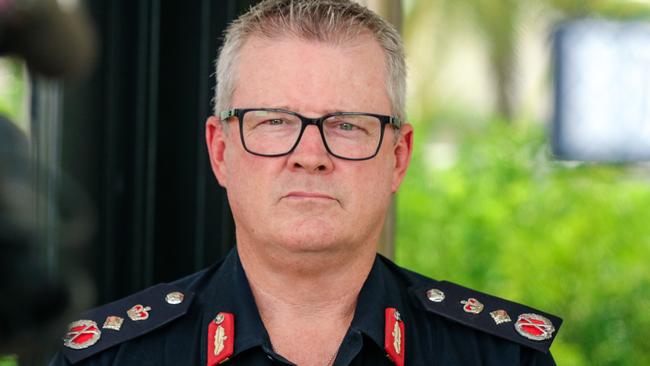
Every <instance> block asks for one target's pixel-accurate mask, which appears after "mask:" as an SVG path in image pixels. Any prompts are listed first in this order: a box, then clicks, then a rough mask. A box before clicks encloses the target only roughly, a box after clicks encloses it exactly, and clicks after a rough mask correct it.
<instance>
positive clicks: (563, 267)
mask: <svg viewBox="0 0 650 366" xmlns="http://www.w3.org/2000/svg"><path fill="white" fill-rule="evenodd" d="M42 2H43V3H48V4H50V5H52V4H53V6H55V7H56V9H57V10H56V12H55V13H56V14H55V15H52V14H53V13H51V12H50V13H47V14H49V15H48V17H50V18H48V19H51V18H52V17H55V19H59V20H60V19H67V18H61V17H64V16H65V17H67V16H71V14H72V15H74V19H76V20H77V22H76V23H73V24H76V25H77V26H76V27H72V28H71V29H66V30H65V31H66V32H70V33H61V34H62V35H63V36H61V38H60V39H63V40H64V41H61V42H63V43H61V45H65V46H66V47H59V48H55V51H52V49H48V48H47V47H46V46H49V43H52V42H51V39H54V38H48V37H47V36H44V35H52V34H53V33H52V32H51V31H49V30H47V29H45V30H41V32H45V33H40V34H38V33H37V34H36V36H34V37H32V38H28V41H21V42H19V43H18V44H19V45H27V44H32V43H29V42H34V43H33V44H34V46H33V48H27V50H25V49H24V48H20V47H16V46H15V44H14V45H13V48H12V47H8V46H7V45H8V44H10V43H8V42H7V39H9V38H8V36H6V35H7V34H9V35H12V34H13V35H16V34H18V35H22V34H24V32H23V33H20V32H21V30H20V29H21V28H20V27H14V28H9V26H8V24H12V23H11V21H10V20H11V19H15V17H13V18H12V17H9V16H4V17H3V16H2V15H7V14H12V13H10V12H9V11H8V10H7V9H11V7H10V6H9V5H7V4H11V3H16V4H19V3H21V1H20V0H16V1H0V20H1V22H0V28H3V29H18V30H16V31H15V32H14V33H12V32H8V31H4V32H3V33H1V34H2V35H3V37H4V38H0V41H1V42H0V46H2V47H0V51H3V54H4V56H3V57H1V58H0V114H2V115H3V116H5V117H6V121H5V118H3V119H2V121H3V125H4V126H5V127H6V128H0V144H3V145H2V146H0V152H1V153H2V154H3V155H2V156H0V240H2V242H1V243H0V248H1V250H2V252H1V253H0V262H2V263H3V267H5V268H9V269H5V272H7V273H3V276H2V281H3V282H2V283H0V290H2V293H3V294H5V295H6V294H9V296H8V297H7V296H5V300H3V303H2V304H0V366H13V365H17V364H21V365H31V364H33V365H41V364H43V363H44V362H45V360H46V359H48V357H49V355H51V353H52V352H53V350H54V349H56V348H57V347H58V337H59V334H60V333H61V330H62V329H64V325H65V322H66V321H69V320H71V319H73V318H74V314H76V313H78V312H79V311H80V310H81V309H85V308H88V307H92V306H95V305H97V304H101V303H106V302H109V301H112V300H114V299H117V298H120V297H123V296H125V295H127V294H130V293H132V292H135V291H138V290H139V289H142V288H144V287H146V286H149V285H152V284H154V283H157V282H161V281H171V280H173V279H176V278H178V277H181V276H183V275H185V274H188V273H191V272H194V271H196V270H198V269H200V268H203V267H205V266H207V265H209V264H210V263H213V262H214V261H215V260H218V258H220V257H221V256H223V255H224V254H225V253H226V252H227V251H228V250H229V248H230V247H232V245H233V244H234V242H233V224H232V218H231V217H230V214H229V209H228V204H227V202H226V200H225V196H224V192H223V191H222V190H221V189H220V188H218V186H217V184H216V182H215V181H214V178H213V177H212V174H211V172H210V169H209V164H208V163H207V160H206V157H207V155H206V151H205V147H204V144H203V136H202V135H203V123H204V121H205V117H206V116H207V115H209V113H210V110H211V102H210V99H211V93H212V89H213V87H214V81H213V80H212V73H213V70H212V60H213V59H214V57H215V56H216V51H217V49H218V47H219V44H220V38H219V36H220V34H221V32H222V31H223V29H224V27H225V25H226V24H227V23H228V22H229V21H230V20H232V19H234V18H235V17H236V16H237V15H238V14H240V13H241V12H242V11H245V9H247V8H248V7H249V6H250V5H252V4H253V3H255V1H252V0H251V1H245V0H227V1H219V2H216V1H211V0H197V1H193V2H183V1H171V0H170V1H164V2H162V1H156V0H143V1H139V2H131V1H127V0H112V1H108V0H86V1H73V0H66V1H62V0H58V1H54V0H52V1H50V0H42ZM360 2H362V3H364V4H366V5H368V6H369V7H371V8H373V9H375V10H376V11H378V12H380V13H381V14H383V15H384V16H385V17H387V18H388V19H389V20H391V21H392V22H394V23H395V24H396V25H398V26H399V27H400V28H401V31H402V33H403V36H404V41H405V44H406V51H407V61H408V67H409V73H410V74H409V90H408V98H407V101H408V115H409V122H410V123H412V124H413V125H414V126H415V131H416V133H415V151H414V156H413V162H412V166H411V169H410V171H409V173H408V175H407V178H406V180H405V182H404V185H403V187H402V189H401V191H400V193H399V195H398V196H397V197H396V200H395V208H394V212H393V213H391V215H390V218H389V220H388V224H387V228H386V231H385V236H384V238H383V242H382V252H383V253H385V254H387V255H389V256H392V257H394V258H395V260H396V261H397V262H398V263H399V264H400V265H402V266H405V267H408V268H411V269H413V270H415V271H417V272H420V273H423V274H426V275H428V276H431V277H433V278H436V279H446V280H449V281H454V282H457V283H461V284H463V285H465V286H468V287H472V288H475V289H477V290H480V291H483V292H488V293H493V294H496V295H498V296H501V297H504V298H507V299H510V300H513V301H517V302H522V303H525V304H528V305H530V306H533V307H536V308H539V309H541V310H544V311H547V312H550V313H553V314H556V315H558V316H560V317H562V318H564V324H563V326H562V329H561V330H560V332H559V335H558V338H557V339H556V341H555V343H554V344H553V346H552V348H551V351H552V352H553V354H554V356H555V358H556V361H557V363H558V364H559V365H645V364H650V342H648V339H650V312H649V311H648V309H650V266H648V264H647V263H648V260H649V259H650V225H649V224H648V221H649V219H650V165H649V164H648V163H646V162H644V155H643V153H639V154H637V155H633V156H632V155H629V154H628V155H625V154H624V153H620V151H619V153H618V154H617V151H616V149H615V148H614V149H613V150H609V151H608V152H607V153H606V154H601V155H597V154H596V155H593V154H592V155H589V154H586V155H584V154H583V155H581V154H580V153H576V151H577V150H575V149H573V147H575V146H577V145H580V144H579V143H577V142H575V141H574V140H571V139H565V138H563V136H567V133H566V132H564V131H567V126H576V125H578V122H579V120H580V118H578V117H575V116H576V115H579V116H587V117H583V118H582V120H580V121H581V123H583V125H581V126H584V128H582V127H581V128H582V130H580V131H583V132H585V131H588V122H589V121H590V120H592V119H594V118H593V117H589V116H591V115H592V114H590V112H594V111H596V112H597V113H600V114H602V113H601V112H600V111H601V110H602V106H603V105H606V104H607V103H606V102H607V101H608V97H607V95H609V94H606V93H605V94H606V95H605V96H601V97H600V98H592V97H591V95H589V92H590V90H591V91H593V88H592V87H591V84H589V81H590V80H592V79H593V78H592V77H591V75H593V76H594V77H596V76H598V75H602V74H603V73H604V70H605V69H606V68H605V66H603V65H604V64H603V63H602V61H603V58H602V57H598V55H602V54H603V53H600V54H589V55H591V56H592V57H586V58H585V57H583V60H582V63H580V62H573V61H571V62H566V60H567V59H571V57H574V59H575V56H571V55H570V52H566V51H565V52H564V53H562V52H559V51H558V49H559V48H560V47H558V42H557V41H554V40H555V39H557V38H556V35H557V34H560V33H561V32H560V33H558V29H569V30H571V28H570V27H569V28H562V27H565V25H566V24H571V23H567V21H570V20H576V19H590V20H589V21H590V22H596V23H597V25H596V27H595V29H596V33H597V31H598V30H599V29H600V30H602V29H604V28H607V27H610V28H611V27H612V24H614V25H616V27H619V26H621V25H623V27H624V25H626V24H633V25H639V24H641V25H643V24H645V21H646V20H647V19H648V18H649V17H650V2H647V1H641V0H637V1H635V0H590V1H587V0H582V1H580V0H572V1H569V0H403V1H398V0H366V1H361V0H360ZM23 3H38V1H36V2H23ZM23 10H24V9H23ZM13 14H16V12H15V11H14V13H13ZM18 14H20V12H18ZM39 14H41V13H39ZM57 17H58V18H57ZM25 18H27V19H29V17H25V16H22V17H18V19H25ZM80 19H81V20H80ZM12 21H13V20H12ZM63 23H65V24H68V23H70V24H72V23H71V22H63ZM60 24H61V22H60V21H59V22H57V21H53V22H52V27H53V28H52V29H61V25H60ZM598 24H601V25H602V24H604V26H599V25H598ZM23 29H34V28H33V27H29V26H23ZM616 29H619V28H616ZM639 32H640V34H642V35H644V37H650V32H646V31H644V30H643V29H642V30H641V31H639ZM644 32H645V33H644ZM28 33H29V32H28ZM69 34H76V35H77V36H79V35H81V36H79V37H69V36H66V35H69ZM566 34H569V35H570V34H572V33H571V32H570V31H567V32H566ZM590 34H591V33H590ZM617 34H618V33H617ZM617 37H618V36H617ZM617 37H613V38H612V37H610V38H607V39H606V40H607V42H605V43H609V44H610V45H609V46H606V47H605V48H607V49H613V50H614V51H612V52H619V51H617V49H615V46H616V45H617V44H620V43H621V42H620V41H621V40H622V39H627V38H630V37H627V38H626V37H623V36H621V37H618V38H617ZM637 38H639V37H638V36H637ZM641 38H643V37H641ZM16 39H21V40H24V39H26V38H20V37H18V36H16ZM567 39H571V38H570V37H569V38H567ZM601 39H602V37H601ZM612 39H613V41H612ZM29 40H31V41H29ZM38 40H40V43H39V42H38ZM42 40H50V41H46V42H43V41H42ZM639 42H641V43H638V44H641V45H643V41H639ZM566 44H568V45H569V46H566V47H564V49H568V50H571V49H577V48H578V45H580V42H577V43H575V42H574V43H571V42H570V41H567V42H566ZM634 45H637V43H634V44H633V46H634ZM608 47H609V48H608ZM613 47H614V48H613ZM632 48H635V47H632ZM636 48H639V47H636ZM31 49H34V50H41V49H46V50H48V52H49V54H62V55H64V56H66V55H67V57H68V58H67V59H66V58H65V57H62V58H59V61H58V63H56V65H55V66H58V68H48V67H46V66H48V65H50V66H51V65H52V64H54V63H55V61H56V60H51V59H50V58H48V57H43V56H39V55H40V54H39V53H38V52H37V53H34V52H28V51H29V50H31ZM56 50H59V51H58V52H57V51H56ZM646 53H647V54H650V48H648V50H646ZM34 54H36V56H34ZM46 54H47V53H46ZM565 54H566V55H565ZM589 55H588V56H589ZM565 56H566V57H565ZM639 57H641V56H639ZM644 57H645V56H644ZM584 59H586V61H589V62H587V63H586V64H585V63H584V62H585V60H584ZM42 60H49V61H47V62H45V66H43V65H41V64H39V63H38V62H37V61H42ZM60 60H63V61H60ZM571 60H572V59H571ZM643 60H646V59H645V58H642V61H643ZM591 61H593V62H591ZM566 65H569V66H566ZM639 65H640V66H639ZM610 66H611V65H610ZM634 67H636V69H634V68H633V69H631V70H632V71H630V75H631V76H629V75H628V79H630V80H632V81H634V80H636V79H638V80H646V79H645V78H646V75H645V73H647V72H648V71H650V62H645V61H644V62H639V63H636V64H635V66H634ZM560 69H562V70H565V71H566V72H565V73H564V74H561V73H559V70H560ZM628 69H629V68H628ZM567 70H568V71H567ZM580 70H582V71H583V73H584V74H585V75H586V76H584V77H583V79H582V81H581V80H578V81H575V80H572V79H570V78H567V75H569V76H571V75H575V74H576V72H578V71H580ZM584 70H587V72H584ZM637 74H638V75H639V76H638V78H637V77H636V75H637ZM567 80H569V81H567ZM626 80H627V79H626ZM615 81H616V78H610V79H609V81H608V83H604V85H605V89H606V90H611V91H616V92H617V94H616V95H617V97H616V98H618V99H617V100H619V99H620V100H623V101H625V100H629V99H634V98H636V99H639V100H641V103H640V104H641V105H642V106H644V108H645V106H648V105H650V97H647V95H646V94H644V93H645V92H646V89H645V86H647V85H650V84H645V82H644V83H641V85H640V86H639V85H637V88H636V89H634V92H630V91H629V90H632V89H630V88H628V87H623V86H625V85H631V84H630V81H629V80H628V84H620V83H616V82H615ZM581 85H582V86H584V85H589V88H587V89H589V90H587V91H585V90H581V89H580V86H581ZM622 85H623V86H622ZM635 85H636V84H635ZM583 89H584V88H583ZM649 90H650V89H649ZM573 95H583V96H584V98H583V100H586V102H584V103H582V104H580V103H578V104H575V103H574V104H571V103H570V101H571V100H572V99H571V98H570V96H573ZM635 96H636V97H635ZM609 99H612V98H609ZM636 99H634V100H636ZM619 104H621V102H619ZM576 110H577V111H578V112H579V113H578V112H575V111H576ZM614 110H616V109H614ZM626 110H627V109H626ZM644 110H645V109H644ZM567 111H570V113H569V112H567ZM644 113H645V112H644ZM641 114H642V115H643V116H642V117H641V118H642V119H643V118H647V117H644V116H645V114H643V113H641ZM616 116H617V115H614V117H616ZM626 116H627V115H626ZM626 116H623V115H621V116H620V117H621V118H610V119H609V120H608V121H609V122H610V124H609V125H607V126H605V125H603V123H605V122H602V121H601V122H602V123H601V126H600V127H599V128H601V130H603V131H605V133H603V134H602V135H604V136H605V137H607V136H609V135H613V134H614V133H615V132H616V131H620V130H621V128H619V127H620V126H623V125H626V123H627V122H626V118H627V117H626ZM623 117H625V118H623ZM643 121H645V120H643ZM630 123H631V122H630ZM3 125H0V127H2V126H3ZM627 125H629V123H627ZM7 126H8V127H7ZM617 126H618V127H617ZM645 126H646V127H647V126H648V124H645ZM580 131H579V132H578V133H577V135H578V136H585V135H587V134H586V132H585V133H580ZM635 131H636V130H632V134H634V132H635ZM574 135H575V133H574ZM637 135H638V136H641V138H639V139H637V140H635V142H634V144H631V143H628V144H627V145H635V146H637V147H639V148H640V149H641V150H643V149H644V148H647V147H650V141H648V140H644V139H643V136H644V135H643V134H641V133H640V132H639V133H638V134H637ZM605 140H606V139H605ZM605 140H603V141H605ZM603 141H597V142H596V143H592V145H597V146H601V145H602V144H604V143H605V142H603ZM622 141H626V140H624V139H623V140H622ZM592 142H593V141H592ZM644 142H645V143H644ZM646 144H647V145H646ZM619 145H620V146H618V147H619V148H625V147H626V146H625V145H626V144H625V143H622V144H619ZM7 146H15V147H14V148H12V149H5V150H6V151H5V150H3V149H2V148H3V147H7ZM627 147H629V146H627ZM16 151H19V152H20V153H19V154H16V153H15V152H16ZM27 168H28V169H27ZM16 177H17V178H16ZM16 182H17V183H16ZM25 233H30V234H29V235H27V234H25ZM7 263H10V264H14V266H5V264H7ZM25 263H27V264H28V265H25ZM14 268H16V269H14ZM27 284H29V286H27ZM18 288H27V290H25V291H22V292H19V291H18V290H17V289H18ZM44 289H45V290H47V291H51V294H48V295H44V294H45V292H43V291H44ZM7 298H8V300H7ZM44 298H47V299H54V300H56V301H54V302H53V304H54V305H51V306H50V307H49V309H50V310H51V311H50V313H47V312H44V310H43V309H42V308H39V307H33V308H31V307H28V306H26V305H27V304H31V303H37V302H39V301H43V299H44ZM8 304H9V305H11V306H9V305H8ZM46 313H47V314H46ZM12 319H13V321H10V320H12ZM23 328H24V329H23Z"/></svg>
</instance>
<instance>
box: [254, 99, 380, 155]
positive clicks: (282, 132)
mask: <svg viewBox="0 0 650 366" xmlns="http://www.w3.org/2000/svg"><path fill="white" fill-rule="evenodd" d="M381 127H382V124H381V121H380V120H379V119H378V118H377V117H374V116H369V115H334V116H330V117H328V118H327V119H325V120H324V121H323V137H324V139H325V144H326V146H327V147H328V148H329V150H330V152H331V153H332V154H334V155H337V156H340V157H343V158H348V159H363V158H368V157H370V156H372V155H374V154H375V151H376V150H377V148H378V146H379V143H380V140H381ZM301 128H302V122H301V120H300V117H298V116H296V115H293V114H290V113H285V112H278V111H265V110H260V111H257V110H253V111H248V112H247V113H245V114H244V120H243V121H242V136H243V139H244V144H245V145H246V148H247V149H248V150H249V151H251V152H253V153H256V154H261V155H281V154H286V153H288V152H289V151H290V150H291V149H292V148H293V147H294V145H295V144H296V142H297V141H298V138H300V130H301Z"/></svg>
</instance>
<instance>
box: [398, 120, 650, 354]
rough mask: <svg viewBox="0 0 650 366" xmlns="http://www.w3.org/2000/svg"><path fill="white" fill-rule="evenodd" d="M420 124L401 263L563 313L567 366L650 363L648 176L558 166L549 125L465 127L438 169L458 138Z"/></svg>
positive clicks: (556, 347)
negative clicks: (444, 145)
mask: <svg viewBox="0 0 650 366" xmlns="http://www.w3.org/2000/svg"><path fill="white" fill-rule="evenodd" d="M415 122H416V123H415V124H416V132H417V133H416V135H415V136H416V142H415V143H416V146H417V149H416V150H415V152H414V156H413V161H412V165H411V167H410V169H409V173H408V174H407V178H406V180H405V182H404V184H403V186H402V188H401V190H400V194H399V196H398V197H397V203H398V214H397V221H398V222H397V243H396V247H397V253H396V259H397V261H398V262H399V263H400V264H401V265H404V266H406V267H409V268H411V269H414V270H416V271H418V272H420V273H423V274H426V275H429V276H432V277H434V278H437V279H446V280H450V281H453V282H457V283H460V284H463V285H466V286H469V287H472V288H474V289H477V290H480V291H485V292H488V293H492V294H495V295H498V296H501V297H504V298H507V299H510V300H513V301H517V302H521V303H524V304H527V305H530V306H532V307H536V308H539V309H541V310H545V311H547V312H550V313H552V314H556V315H559V316H560V317H562V318H563V319H564V325H563V326H562V328H561V330H560V332H559V334H558V338H557V339H556V341H555V343H554V344H553V347H552V348H551V351H552V352H553V354H554V357H555V358H556V361H557V363H558V364H559V365H648V364H650V342H649V341H648V339H650V312H649V311H648V309H650V267H649V266H648V258H650V227H649V225H648V218H650V169H648V167H646V168H645V169H641V168H637V169H638V170H636V171H635V170H633V168H629V167H625V166H612V165H609V166H603V165H594V164H591V165H590V164H575V163H574V164H568V163H560V162H556V161H553V160H552V159H551V158H550V157H549V156H548V152H547V149H548V147H547V138H546V136H545V130H544V126H542V125H539V124H532V123H517V124H506V123H496V122H493V123H486V124H484V125H483V126H475V125H474V126H468V127H465V128H463V127H462V126H456V127H455V128H454V130H453V131H454V133H453V138H452V140H453V145H450V146H455V147H454V150H455V153H454V154H451V156H452V161H451V162H447V163H446V164H443V165H442V166H441V167H440V166H439V167H436V165H435V164H432V163H431V161H432V159H433V161H435V159H436V156H435V151H436V150H435V149H428V148H427V146H431V145H430V144H431V141H434V142H435V141H436V140H437V138H438V136H447V137H446V138H447V139H449V132H448V131H447V129H445V128H444V127H441V124H436V123H429V121H427V124H425V123H422V122H424V121H415ZM418 122H419V123H418ZM427 126H428V127H427Z"/></svg>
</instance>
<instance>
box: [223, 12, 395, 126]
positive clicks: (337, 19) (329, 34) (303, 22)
mask: <svg viewBox="0 0 650 366" xmlns="http://www.w3.org/2000/svg"><path fill="white" fill-rule="evenodd" d="M368 32H369V33H370V34H372V35H373V36H374V37H375V38H376V39H377V41H378V43H379V45H380V46H381V48H382V49H383V51H384V54H385V59H386V60H385V63H386V75H387V80H386V91H387V93H388V97H389V98H390V101H391V104H392V110H393V114H394V115H395V116H396V117H398V118H399V119H400V120H404V119H405V118H406V114H405V106H404V103H405V102H404V99H405V94H406V63H405V61H404V48H403V46H402V41H401V38H400V35H399V32H398V31H397V30H396V29H395V28H394V27H393V26H392V25H391V24H390V23H388V22H387V21H385V20H384V19H382V18H381V17H380V16H378V15H377V14H375V13H373V12H372V11H371V10H369V9H368V8H366V7H363V6H361V5H359V4H357V3H355V2H353V1H350V0H264V1H262V2H260V3H259V4H257V5H256V6H254V7H252V8H251V9H250V10H249V11H248V12H247V13H245V14H244V15H242V16H240V17H239V18H238V19H237V20H235V21H234V22H233V23H232V24H231V25H230V26H229V27H228V29H226V32H225V37H224V43H223V46H222V47H221V49H220V51H219V57H218V58H217V62H216V64H217V65H216V66H217V72H216V75H217V87H216V92H215V106H214V107H215V115H219V113H220V112H221V111H224V110H226V109H229V108H231V105H230V103H231V100H232V96H233V93H234V91H235V83H236V78H237V70H236V65H237V59H238V57H239V54H240V51H241V49H242V47H243V46H244V43H245V42H246V41H247V40H248V39H249V38H251V37H252V36H256V37H264V38H269V39H272V38H276V37H279V36H285V35H288V36H294V37H298V38H300V39H305V40H314V41H320V42H326V43H333V44H341V43H344V42H347V41H351V40H353V39H354V38H356V37H357V36H359V35H361V34H363V33H368Z"/></svg>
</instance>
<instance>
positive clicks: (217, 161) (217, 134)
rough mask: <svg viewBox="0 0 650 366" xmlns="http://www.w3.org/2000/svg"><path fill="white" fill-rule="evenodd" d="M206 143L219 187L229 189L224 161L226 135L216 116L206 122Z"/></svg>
mask: <svg viewBox="0 0 650 366" xmlns="http://www.w3.org/2000/svg"><path fill="white" fill-rule="evenodd" d="M205 141H206V144H207V146H208V154H209V156H210V166H211V167H212V172H213V173H214V176H215V177H216V178H217V181H218V182H219V185H221V186H222V187H224V188H227V185H228V183H227V175H228V174H227V169H226V164H225V160H224V155H225V150H226V143H225V133H224V130H223V125H222V123H221V121H220V120H219V119H218V118H217V117H215V116H210V117H208V120H207V121H206V122H205Z"/></svg>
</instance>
